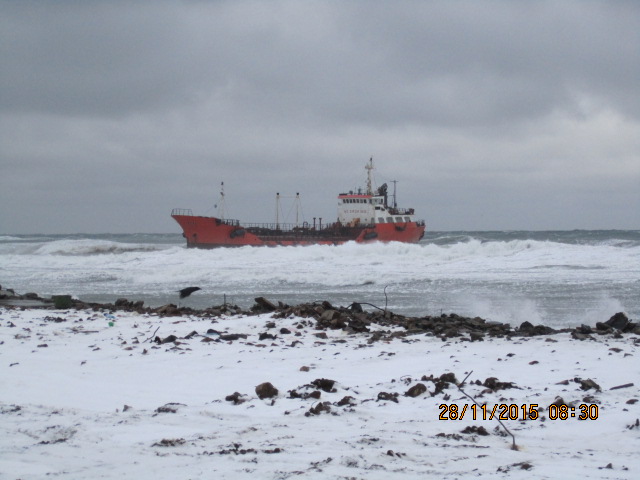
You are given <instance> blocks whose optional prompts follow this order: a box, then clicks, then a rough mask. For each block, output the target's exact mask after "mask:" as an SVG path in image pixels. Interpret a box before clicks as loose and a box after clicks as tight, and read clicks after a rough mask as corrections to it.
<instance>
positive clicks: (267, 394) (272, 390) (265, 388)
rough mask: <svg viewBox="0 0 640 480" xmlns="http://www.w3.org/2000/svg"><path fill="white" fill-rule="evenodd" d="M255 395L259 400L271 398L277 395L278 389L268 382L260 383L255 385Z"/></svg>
mask: <svg viewBox="0 0 640 480" xmlns="http://www.w3.org/2000/svg"><path fill="white" fill-rule="evenodd" d="M256 395H258V398H259V399H260V400H262V399H264V398H273V397H276V396H277V395H278V389H277V388H276V387H274V386H273V385H271V383H269V382H265V383H261V384H260V385H258V386H257V387H256Z"/></svg>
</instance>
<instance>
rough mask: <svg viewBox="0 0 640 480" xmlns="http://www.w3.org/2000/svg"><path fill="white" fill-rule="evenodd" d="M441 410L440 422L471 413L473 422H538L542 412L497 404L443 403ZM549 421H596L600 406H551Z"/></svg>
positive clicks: (530, 406)
mask: <svg viewBox="0 0 640 480" xmlns="http://www.w3.org/2000/svg"><path fill="white" fill-rule="evenodd" d="M438 408H439V409H440V410H441V412H440V416H439V417H438V418H439V419H440V420H462V419H463V418H464V416H465V414H467V412H470V413H471V416H472V419H473V420H493V419H494V418H495V419H496V420H536V419H537V418H538V416H539V413H540V410H542V409H539V408H538V404H537V403H531V404H522V405H517V404H511V405H508V404H505V403H500V404H495V405H494V406H493V407H487V405H486V404H483V405H476V404H471V405H469V404H467V403H465V404H463V405H457V404H455V403H452V404H446V403H442V404H440V405H439V406H438ZM548 417H549V420H568V419H570V418H578V420H596V419H597V418H598V405H596V404H587V403H583V404H581V405H579V406H578V407H577V408H576V407H571V406H569V405H555V404H552V405H549V407H548Z"/></svg>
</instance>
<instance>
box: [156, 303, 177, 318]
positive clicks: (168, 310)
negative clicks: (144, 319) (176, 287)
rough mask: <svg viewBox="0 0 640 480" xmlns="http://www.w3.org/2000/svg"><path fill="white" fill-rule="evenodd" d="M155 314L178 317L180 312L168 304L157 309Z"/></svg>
mask: <svg viewBox="0 0 640 480" xmlns="http://www.w3.org/2000/svg"><path fill="white" fill-rule="evenodd" d="M156 313H157V314H158V315H167V316H171V317H174V316H180V315H181V313H180V310H178V307H176V306H175V305H174V304H173V303H170V304H168V305H163V306H162V307H158V308H157V309H156Z"/></svg>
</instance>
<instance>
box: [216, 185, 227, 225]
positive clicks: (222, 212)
mask: <svg viewBox="0 0 640 480" xmlns="http://www.w3.org/2000/svg"><path fill="white" fill-rule="evenodd" d="M225 214H226V212H225V204H224V182H220V200H218V218H220V219H221V220H224V216H225Z"/></svg>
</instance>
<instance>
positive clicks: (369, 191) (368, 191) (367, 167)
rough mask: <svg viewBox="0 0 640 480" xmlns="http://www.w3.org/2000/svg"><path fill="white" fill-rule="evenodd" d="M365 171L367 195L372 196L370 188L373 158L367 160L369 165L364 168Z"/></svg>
mask: <svg viewBox="0 0 640 480" xmlns="http://www.w3.org/2000/svg"><path fill="white" fill-rule="evenodd" d="M364 168H366V169H367V195H373V190H372V188H371V171H372V170H373V157H371V158H370V159H369V163H368V164H366V165H365V166H364Z"/></svg>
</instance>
